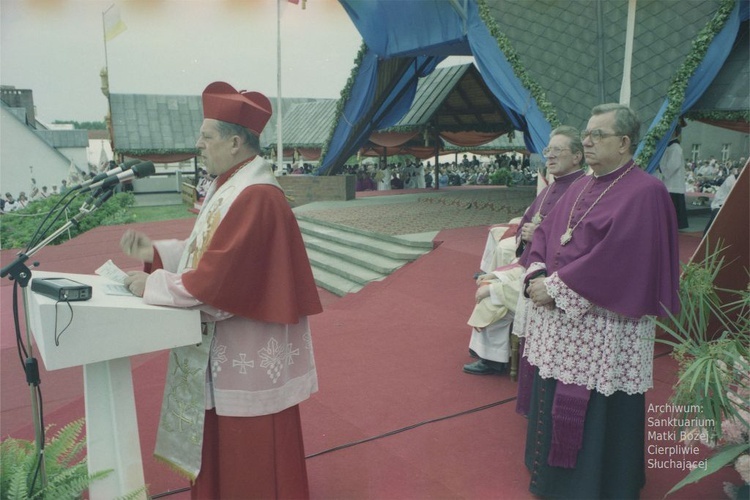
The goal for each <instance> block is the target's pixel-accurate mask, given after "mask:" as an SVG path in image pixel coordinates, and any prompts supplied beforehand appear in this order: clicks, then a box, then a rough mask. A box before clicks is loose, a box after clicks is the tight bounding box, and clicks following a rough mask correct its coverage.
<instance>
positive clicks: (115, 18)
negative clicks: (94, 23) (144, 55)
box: [103, 5, 128, 42]
mask: <svg viewBox="0 0 750 500" xmlns="http://www.w3.org/2000/svg"><path fill="white" fill-rule="evenodd" d="M103 17H104V40H105V41H107V42H109V41H111V40H112V39H113V38H115V37H116V36H117V35H119V34H120V33H122V32H123V31H125V30H126V29H128V27H127V26H126V25H125V23H124V22H122V19H121V18H120V9H118V8H117V6H116V5H112V6H111V7H110V8H109V9H107V10H106V11H104V14H103Z"/></svg>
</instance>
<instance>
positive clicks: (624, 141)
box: [620, 135, 630, 153]
mask: <svg viewBox="0 0 750 500" xmlns="http://www.w3.org/2000/svg"><path fill="white" fill-rule="evenodd" d="M620 140H621V141H622V145H623V147H624V148H625V151H624V152H626V153H627V152H629V151H630V136H629V135H623V136H622V137H621V138H620Z"/></svg>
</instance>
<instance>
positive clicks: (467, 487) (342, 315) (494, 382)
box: [0, 220, 738, 499]
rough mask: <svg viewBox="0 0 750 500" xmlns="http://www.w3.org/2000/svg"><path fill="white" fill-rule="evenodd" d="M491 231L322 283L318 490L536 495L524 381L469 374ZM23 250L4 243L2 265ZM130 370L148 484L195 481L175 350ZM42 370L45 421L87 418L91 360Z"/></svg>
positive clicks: (87, 256) (75, 254)
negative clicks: (173, 386)
mask: <svg viewBox="0 0 750 500" xmlns="http://www.w3.org/2000/svg"><path fill="white" fill-rule="evenodd" d="M191 225H192V220H186V221H172V222H168V223H154V224H148V225H146V226H145V228H144V230H146V231H147V232H148V233H149V234H150V235H152V236H153V237H158V238H171V237H184V236H186V234H187V232H188V231H189V228H190V227H191ZM124 230H125V228H123V227H109V228H99V229H96V230H94V231H91V232H89V233H87V234H85V235H82V236H81V237H79V238H77V239H76V240H74V241H71V242H69V243H66V244H64V245H61V246H58V247H48V248H45V249H44V250H43V251H42V252H40V253H39V254H38V255H37V256H35V257H34V259H33V260H38V261H40V262H42V267H41V268H40V269H45V270H54V271H63V272H71V273H91V272H93V271H94V269H96V268H97V267H98V266H99V265H100V264H101V263H102V262H104V261H106V260H107V259H109V258H112V259H113V260H114V261H115V262H116V263H117V264H118V265H120V266H121V267H123V268H125V269H137V268H138V267H139V266H138V263H137V262H135V261H132V260H130V259H128V258H126V257H123V256H121V254H120V252H119V250H118V240H119V237H120V235H121V234H122V232H123V231H124ZM486 234H487V228H486V227H470V228H462V229H452V230H446V231H442V232H440V233H439V234H438V236H437V237H436V240H438V241H440V242H442V244H440V245H439V246H438V247H437V248H436V249H435V250H434V251H432V252H430V253H429V254H427V255H425V256H423V257H421V258H420V259H419V260H417V261H415V262H413V263H411V264H409V265H407V266H404V267H402V268H401V269H399V270H398V271H396V272H395V273H394V274H392V275H391V276H390V277H388V278H387V279H385V280H383V281H381V282H376V283H372V284H370V285H368V286H367V287H365V289H363V290H362V291H360V292H359V293H357V294H353V295H349V296H346V297H343V298H338V297H336V296H334V295H332V294H330V293H328V292H325V291H323V290H321V291H320V293H321V298H322V300H323V303H324V307H325V312H323V313H322V314H320V315H317V316H314V317H313V318H312V320H311V323H312V328H313V336H314V339H315V349H316V361H317V365H318V370H319V377H320V392H319V393H317V394H315V395H314V396H313V397H312V398H311V399H310V400H308V401H306V402H305V403H303V405H302V419H303V428H304V433H305V445H306V452H307V454H308V456H309V458H308V473H309V478H310V489H311V495H312V497H313V498H316V499H330V498H347V499H350V498H351V499H415V498H417V499H422V498H471V499H475V498H509V499H517V498H533V497H532V496H531V495H530V494H529V493H528V482H529V474H528V472H527V471H526V469H525V467H524V466H523V448H524V441H525V428H526V422H525V420H524V419H523V418H522V417H520V416H518V415H517V414H516V413H515V411H514V410H515V390H516V384H515V383H514V382H511V381H510V380H509V378H507V377H495V376H490V377H477V376H472V375H467V374H464V373H462V371H461V366H462V365H463V364H464V363H466V362H468V361H469V357H468V353H467V345H468V339H469V329H468V327H467V326H466V320H467V318H468V315H469V313H470V311H471V308H472V304H473V293H474V288H475V287H474V284H473V280H472V275H473V273H474V272H475V271H477V267H478V265H479V259H480V257H481V253H482V250H483V248H484V243H485V238H486ZM698 242H699V238H698V237H694V236H691V235H687V234H685V235H681V245H682V248H681V254H682V255H683V256H689V255H691V254H692V251H693V249H694V248H695V246H696V245H697V244H698ZM14 253H15V252H11V251H5V252H3V253H2V255H1V256H0V257H1V258H2V264H3V265H4V264H7V263H8V262H9V261H10V259H12V258H13V255H14ZM11 289H12V287H11V286H10V283H9V282H8V280H5V282H3V283H2V286H0V293H1V295H0V298H1V299H2V309H1V311H2V316H1V317H0V327H2V331H1V334H0V347H2V351H1V354H2V360H1V361H2V381H1V384H2V385H1V388H2V394H0V410H1V413H0V416H1V417H2V420H1V421H0V435H2V437H6V436H8V435H10V436H13V437H19V438H26V439H31V438H32V437H33V435H32V427H31V424H30V420H31V411H30V409H29V390H28V387H27V386H26V384H25V381H24V376H23V373H22V372H21V369H20V367H19V361H18V355H17V352H16V350H15V345H14V342H15V340H14V338H13V332H12V318H11V307H10V298H11ZM663 351H664V349H663V347H661V346H657V358H656V361H655V385H656V387H655V389H654V390H652V391H650V392H649V393H648V397H647V402H655V403H664V402H666V401H667V399H668V397H669V394H670V392H671V386H672V384H673V383H674V374H675V366H674V362H673V361H672V360H671V358H669V357H668V356H659V353H662V352H663ZM132 366H133V374H134V384H135V389H136V402H137V405H138V418H139V428H140V434H141V446H142V450H143V453H144V468H145V474H146V481H147V482H148V483H149V485H150V493H151V494H152V495H158V494H161V493H164V492H167V491H169V490H175V489H180V488H184V487H186V486H187V483H186V481H184V480H182V479H181V478H179V477H178V476H176V475H174V474H173V473H172V472H171V471H169V470H167V469H166V468H165V467H163V466H162V465H159V464H158V463H156V462H155V461H153V459H152V458H151V451H152V450H153V445H154V438H155V432H156V431H155V428H156V423H157V420H158V412H159V407H160V404H161V396H162V389H163V383H164V371H165V366H166V353H155V354H150V355H144V356H139V357H136V358H133V359H132ZM41 377H42V385H41V387H42V390H43V394H44V398H45V399H44V400H45V422H46V423H47V424H55V425H56V426H62V425H65V424H66V423H68V422H70V421H71V420H74V419H77V418H81V417H82V416H83V414H84V405H83V397H82V390H83V388H82V376H81V369H80V368H73V369H65V370H58V371H53V372H42V375H41ZM649 416H657V415H649ZM659 444H669V443H659ZM701 453H702V454H705V450H703V451H702V452H701ZM653 457H654V458H656V456H653ZM647 458H649V456H648V455H647ZM684 475H685V473H684V472H683V471H679V470H673V469H649V470H648V471H647V477H648V480H647V485H646V487H645V489H644V490H643V492H642V497H643V498H654V499H656V498H662V497H663V496H664V494H665V493H666V492H667V491H668V490H669V489H670V488H671V487H672V485H674V484H675V483H676V482H678V481H679V480H680V479H681V478H682V477H683V476H684ZM737 480H738V478H737V476H736V474H735V473H734V471H731V470H726V471H722V472H721V473H719V474H716V475H714V476H712V477H710V478H708V479H705V480H704V481H702V482H701V483H699V484H698V485H696V486H691V487H688V488H684V489H683V490H681V491H680V492H678V493H677V494H675V495H673V496H672V497H671V498H676V499H687V498H722V497H723V492H722V486H721V484H722V481H737ZM188 497H189V495H187V494H186V493H179V494H176V495H174V496H170V497H168V498H181V499H182V498H188Z"/></svg>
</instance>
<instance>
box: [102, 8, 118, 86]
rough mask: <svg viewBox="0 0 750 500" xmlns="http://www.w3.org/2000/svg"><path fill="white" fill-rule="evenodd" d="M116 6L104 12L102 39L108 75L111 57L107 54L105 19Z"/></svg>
mask: <svg viewBox="0 0 750 500" xmlns="http://www.w3.org/2000/svg"><path fill="white" fill-rule="evenodd" d="M114 6H115V4H112V5H110V6H109V7H107V10H105V11H104V12H102V38H103V39H104V68H105V69H106V70H107V74H109V55H108V54H107V23H106V22H105V20H104V18H105V17H106V16H107V12H109V11H110V10H112V7H114Z"/></svg>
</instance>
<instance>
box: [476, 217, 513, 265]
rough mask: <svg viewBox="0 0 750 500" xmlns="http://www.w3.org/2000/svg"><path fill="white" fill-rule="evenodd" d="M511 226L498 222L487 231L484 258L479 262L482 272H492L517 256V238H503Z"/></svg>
mask: <svg viewBox="0 0 750 500" xmlns="http://www.w3.org/2000/svg"><path fill="white" fill-rule="evenodd" d="M510 227H511V225H510V224H498V225H496V226H492V227H491V228H490V230H489V231H488V232H487V241H486V243H485V245H484V252H483V253H482V260H481V261H480V262H479V269H481V270H482V272H484V273H491V272H493V271H494V270H495V269H497V268H498V267H500V266H504V265H506V264H510V262H511V261H512V260H513V259H514V258H515V257H516V240H515V238H512V237H511V238H505V239H501V238H502V237H503V235H504V234H505V233H506V231H507V230H508V229H510Z"/></svg>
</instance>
